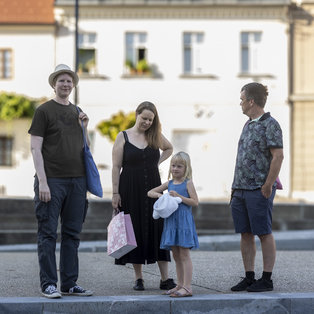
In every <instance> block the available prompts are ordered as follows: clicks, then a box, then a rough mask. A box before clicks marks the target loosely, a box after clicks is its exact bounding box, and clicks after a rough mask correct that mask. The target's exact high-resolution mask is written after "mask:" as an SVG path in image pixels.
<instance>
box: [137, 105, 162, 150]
mask: <svg viewBox="0 0 314 314" xmlns="http://www.w3.org/2000/svg"><path fill="white" fill-rule="evenodd" d="M144 110H149V111H151V112H152V113H153V114H154V120H153V123H152V125H151V127H150V128H149V129H148V130H147V131H145V137H146V140H147V143H148V146H150V147H152V148H154V149H159V148H160V147H161V143H162V136H161V124H160V121H159V116H158V112H157V109H156V106H155V105H154V104H153V103H151V102H150V101H144V102H142V103H141V104H139V105H138V107H137V108H136V111H135V113H136V116H137V115H139V114H141V113H142V112H143V111H144Z"/></svg>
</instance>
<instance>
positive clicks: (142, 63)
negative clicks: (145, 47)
mask: <svg viewBox="0 0 314 314" xmlns="http://www.w3.org/2000/svg"><path fill="white" fill-rule="evenodd" d="M136 70H137V72H139V73H146V72H150V68H149V65H148V63H147V61H146V60H145V59H142V60H139V61H138V62H137V64H136Z"/></svg>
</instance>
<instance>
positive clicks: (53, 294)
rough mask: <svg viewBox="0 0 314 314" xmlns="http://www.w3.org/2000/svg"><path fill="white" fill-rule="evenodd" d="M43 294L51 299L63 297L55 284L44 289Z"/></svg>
mask: <svg viewBox="0 0 314 314" xmlns="http://www.w3.org/2000/svg"><path fill="white" fill-rule="evenodd" d="M41 294H42V295H43V296H44V297H46V298H49V299H56V298H61V294H60V292H59V291H58V290H57V288H56V287H55V286H54V285H49V286H48V287H47V288H46V289H45V290H44V291H42V292H41Z"/></svg>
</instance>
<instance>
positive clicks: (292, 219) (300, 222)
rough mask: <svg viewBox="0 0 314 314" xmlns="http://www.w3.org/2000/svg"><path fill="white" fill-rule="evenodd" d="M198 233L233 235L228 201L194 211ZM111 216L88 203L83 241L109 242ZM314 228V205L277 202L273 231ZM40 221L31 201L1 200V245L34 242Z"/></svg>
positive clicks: (101, 204)
mask: <svg viewBox="0 0 314 314" xmlns="http://www.w3.org/2000/svg"><path fill="white" fill-rule="evenodd" d="M193 216H194V220H195V224H196V229H197V232H198V233H199V234H202V235H204V234H222V233H233V232H234V231H233V230H234V229H233V221H232V216H231V211H230V207H229V205H228V203H227V202H202V203H200V204H199V206H198V207H197V208H193ZM111 217H112V207H111V201H110V200H93V199H90V200H89V209H88V212H87V215H86V219H85V223H84V226H83V232H82V235H81V239H82V240H83V241H97V240H104V239H106V234H107V226H108V224H109V222H110V220H111ZM307 229H314V205H313V204H304V203H300V204H296V203H293V204H285V203H283V204H281V203H275V206H274V210H273V230H274V231H284V230H307ZM36 232H37V220H36V217H35V211H34V202H33V200H32V199H5V198H0V243H1V244H15V243H34V241H36Z"/></svg>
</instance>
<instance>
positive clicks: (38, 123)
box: [28, 100, 85, 177]
mask: <svg viewBox="0 0 314 314" xmlns="http://www.w3.org/2000/svg"><path fill="white" fill-rule="evenodd" d="M82 132H83V131H82V128H81V125H80V123H79V120H78V112H77V109H76V107H75V106H74V105H73V104H70V105H67V106H65V105H62V104H59V103H57V102H56V101H54V100H49V101H47V102H45V103H43V104H42V105H40V106H39V107H38V108H37V109H36V111H35V115H34V117H33V121H32V124H31V127H30V129H29V130H28V133H29V134H31V135H35V136H40V137H43V145H42V155H43V159H44V167H45V172H46V176H47V177H81V176H85V167H84V156H83V145H84V143H83V133H82Z"/></svg>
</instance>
